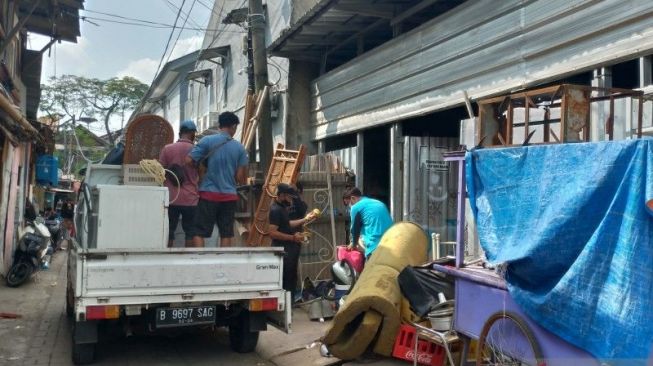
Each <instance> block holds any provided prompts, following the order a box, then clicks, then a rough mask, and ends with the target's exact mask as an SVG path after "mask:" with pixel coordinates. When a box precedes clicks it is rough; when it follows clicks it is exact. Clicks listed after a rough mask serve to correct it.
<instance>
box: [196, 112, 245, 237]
mask: <svg viewBox="0 0 653 366" xmlns="http://www.w3.org/2000/svg"><path fill="white" fill-rule="evenodd" d="M239 123H240V121H239V120H238V116H236V115H235V114H233V113H231V112H224V113H221V114H220V116H219V117H218V127H219V129H220V132H219V133H217V134H215V135H209V136H206V137H204V138H202V139H201V140H200V141H199V143H197V145H195V147H194V148H193V150H191V152H190V153H189V154H188V157H187V160H186V161H187V162H188V163H191V164H193V165H195V166H198V165H199V164H205V165H206V175H205V176H204V178H203V179H202V181H201V182H200V184H199V189H198V191H199V202H198V204H197V212H196V216H195V227H194V234H195V235H194V236H193V246H195V247H203V246H204V238H209V237H211V234H212V233H213V226H214V225H215V224H217V226H218V231H219V232H220V246H221V247H229V246H231V245H232V244H233V237H234V229H233V227H234V218H235V213H236V205H237V203H238V194H237V193H236V185H237V184H245V182H246V181H247V164H248V163H249V159H248V157H247V151H245V147H243V145H242V144H241V143H240V142H238V141H236V140H234V139H233V136H234V135H235V134H236V130H237V128H238V124H239Z"/></svg>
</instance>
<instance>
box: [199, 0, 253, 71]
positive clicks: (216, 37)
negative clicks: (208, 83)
mask: <svg viewBox="0 0 653 366" xmlns="http://www.w3.org/2000/svg"><path fill="white" fill-rule="evenodd" d="M246 2H247V0H243V1H242V2H241V3H240V5H239V6H238V7H239V8H241V7H243V6H244V5H245V3H246ZM224 4H225V2H224V1H223V2H222V5H221V6H220V10H219V11H218V13H216V12H215V11H214V10H211V11H212V12H213V14H214V15H216V17H217V21H218V22H220V19H221V18H222V15H223V12H224ZM209 24H210V21H209ZM207 26H208V24H207ZM222 33H245V32H239V31H231V32H229V31H227V30H226V29H223V30H221V31H218V32H217V34H215V35H214V36H213V39H211V42H210V43H209V45H208V46H207V47H206V48H204V49H202V48H200V52H199V53H198V54H197V60H195V68H197V65H198V64H199V59H200V55H201V54H202V51H203V50H206V49H209V48H211V47H212V46H213V44H214V43H215V41H217V40H218V38H219V37H220V35H221V34H222Z"/></svg>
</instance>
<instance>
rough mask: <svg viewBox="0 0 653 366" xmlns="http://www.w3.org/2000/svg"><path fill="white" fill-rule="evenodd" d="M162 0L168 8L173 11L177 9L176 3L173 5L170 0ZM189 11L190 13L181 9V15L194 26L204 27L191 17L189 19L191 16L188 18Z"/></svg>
mask: <svg viewBox="0 0 653 366" xmlns="http://www.w3.org/2000/svg"><path fill="white" fill-rule="evenodd" d="M163 2H164V3H165V4H166V6H167V7H168V9H170V10H171V11H172V12H173V13H174V12H176V11H177V10H179V8H178V7H177V5H175V4H174V3H173V2H172V1H170V0H163ZM190 13H191V12H188V13H184V11H183V10H182V12H181V15H182V16H185V17H186V19H187V20H189V21H190V24H192V25H193V26H194V27H196V28H206V27H203V26H201V25H200V24H199V23H198V22H196V21H194V20H193V19H191V18H190ZM198 33H199V32H198Z"/></svg>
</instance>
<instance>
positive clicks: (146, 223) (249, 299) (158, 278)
mask: <svg viewBox="0 0 653 366" xmlns="http://www.w3.org/2000/svg"><path fill="white" fill-rule="evenodd" d="M122 171H123V169H122V167H121V166H110V165H90V166H89V167H88V168H87V172H86V177H85V183H84V185H83V187H82V190H81V193H80V198H79V202H78V205H77V208H76V217H75V229H76V235H75V238H74V239H73V240H72V245H71V246H70V247H71V248H70V254H69V257H68V280H67V291H66V312H67V313H68V315H69V316H70V317H73V319H74V321H73V324H74V327H73V332H72V333H73V342H72V344H73V350H72V351H73V352H72V354H73V362H74V363H75V364H86V363H90V362H92V361H93V359H94V354H95V347H96V343H97V342H98V324H99V323H100V322H121V323H122V325H123V329H126V330H129V329H131V327H132V326H136V325H138V326H139V328H140V329H142V328H144V329H146V330H147V331H148V332H157V331H165V330H166V329H168V328H173V327H189V326H197V327H202V326H204V327H207V326H208V327H216V326H227V327H229V338H230V343H231V347H232V349H233V350H234V351H236V352H251V351H253V350H254V349H255V347H256V344H257V341H258V334H259V331H261V330H266V328H267V324H268V323H270V324H272V325H274V326H276V327H278V328H280V329H282V330H284V331H286V332H289V331H290V321H291V310H292V309H291V303H290V294H289V293H287V292H286V291H284V290H283V289H282V273H283V268H282V267H283V260H282V259H283V258H282V256H283V250H282V248H273V247H265V248H252V247H233V248H167V247H166V246H167V241H168V218H167V207H168V190H167V189H166V188H164V187H158V186H144V185H143V186H140V185H123V184H121V183H122V182H123V179H122Z"/></svg>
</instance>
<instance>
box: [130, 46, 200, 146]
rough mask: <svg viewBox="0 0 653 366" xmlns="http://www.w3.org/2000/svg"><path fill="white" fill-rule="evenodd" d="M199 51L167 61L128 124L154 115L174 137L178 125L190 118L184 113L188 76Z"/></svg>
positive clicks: (176, 133)
mask: <svg viewBox="0 0 653 366" xmlns="http://www.w3.org/2000/svg"><path fill="white" fill-rule="evenodd" d="M198 55H199V51H195V52H192V53H189V54H187V55H184V56H182V57H179V58H177V59H174V60H172V61H168V62H167V63H166V64H165V65H164V66H163V68H162V69H161V71H160V72H159V73H158V74H157V75H156V78H155V79H154V81H153V82H152V84H151V85H150V88H149V89H148V91H147V93H145V96H144V97H143V99H142V100H141V102H140V104H139V105H138V107H137V108H136V109H135V110H134V112H132V115H131V117H130V120H132V119H134V118H136V116H138V115H139V114H156V115H158V116H161V117H163V118H165V119H166V120H167V121H168V122H170V123H171V124H172V128H173V130H174V131H175V136H177V135H178V134H179V124H180V123H181V122H182V121H184V120H186V119H194V117H195V116H194V115H193V114H192V113H190V111H188V110H187V109H186V106H187V105H188V98H189V85H190V80H189V79H188V76H189V74H190V73H191V72H192V71H193V70H194V68H195V63H196V62H197V56H198Z"/></svg>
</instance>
